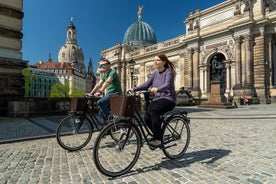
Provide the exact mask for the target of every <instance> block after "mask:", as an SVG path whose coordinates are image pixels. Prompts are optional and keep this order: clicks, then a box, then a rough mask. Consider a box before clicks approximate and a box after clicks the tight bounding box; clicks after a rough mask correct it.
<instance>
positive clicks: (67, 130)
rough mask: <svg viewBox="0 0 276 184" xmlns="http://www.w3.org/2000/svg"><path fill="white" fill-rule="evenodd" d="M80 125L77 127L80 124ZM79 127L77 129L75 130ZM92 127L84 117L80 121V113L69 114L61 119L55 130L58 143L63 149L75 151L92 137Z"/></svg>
mask: <svg viewBox="0 0 276 184" xmlns="http://www.w3.org/2000/svg"><path fill="white" fill-rule="evenodd" d="M80 125H81V127H78V126H80ZM77 129H79V130H77ZM92 130H93V127H92V125H91V123H90V122H88V120H87V119H86V118H85V119H84V120H83V122H82V123H81V122H80V115H70V116H67V117H65V118H64V119H63V120H61V122H60V124H59V125H58V127H57V130H56V138H57V142H58V144H59V145H60V146H61V147H62V148H63V149H65V150H68V151H77V150H80V149H82V148H83V147H85V146H86V145H87V144H88V143H89V141H90V140H91V137H92Z"/></svg>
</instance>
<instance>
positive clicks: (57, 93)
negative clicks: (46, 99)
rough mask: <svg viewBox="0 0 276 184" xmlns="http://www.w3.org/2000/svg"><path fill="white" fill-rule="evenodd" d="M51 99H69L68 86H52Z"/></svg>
mask: <svg viewBox="0 0 276 184" xmlns="http://www.w3.org/2000/svg"><path fill="white" fill-rule="evenodd" d="M50 97H51V98H68V97H69V85H68V84H61V83H60V82H58V83H56V84H54V85H53V86H52V88H51V91H50Z"/></svg>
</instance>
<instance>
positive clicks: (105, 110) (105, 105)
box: [98, 93, 119, 121]
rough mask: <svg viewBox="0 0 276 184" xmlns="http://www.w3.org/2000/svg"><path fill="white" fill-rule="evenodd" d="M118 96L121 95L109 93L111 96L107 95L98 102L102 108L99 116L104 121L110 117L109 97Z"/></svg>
mask: <svg viewBox="0 0 276 184" xmlns="http://www.w3.org/2000/svg"><path fill="white" fill-rule="evenodd" d="M118 94H119V93H109V94H106V95H105V96H104V97H102V98H101V99H100V100H98V106H99V108H100V110H99V114H100V116H101V117H102V118H103V119H104V121H106V120H107V119H108V116H109V115H110V112H109V109H110V103H109V97H110V96H111V95H118Z"/></svg>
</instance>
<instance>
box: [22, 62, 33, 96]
mask: <svg viewBox="0 0 276 184" xmlns="http://www.w3.org/2000/svg"><path fill="white" fill-rule="evenodd" d="M22 75H23V76H24V80H25V84H24V89H25V96H29V92H30V89H31V84H32V81H33V79H34V74H33V72H32V70H31V69H30V67H27V68H24V69H23V70H22Z"/></svg>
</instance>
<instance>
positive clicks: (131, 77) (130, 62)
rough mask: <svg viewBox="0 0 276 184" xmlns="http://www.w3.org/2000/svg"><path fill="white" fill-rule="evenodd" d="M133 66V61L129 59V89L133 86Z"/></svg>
mask: <svg viewBox="0 0 276 184" xmlns="http://www.w3.org/2000/svg"><path fill="white" fill-rule="evenodd" d="M134 65H135V61H134V60H133V59H132V58H131V60H130V61H129V62H128V67H129V72H130V87H131V88H132V84H133V74H134Z"/></svg>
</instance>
